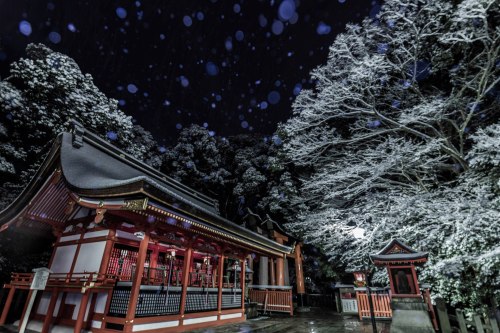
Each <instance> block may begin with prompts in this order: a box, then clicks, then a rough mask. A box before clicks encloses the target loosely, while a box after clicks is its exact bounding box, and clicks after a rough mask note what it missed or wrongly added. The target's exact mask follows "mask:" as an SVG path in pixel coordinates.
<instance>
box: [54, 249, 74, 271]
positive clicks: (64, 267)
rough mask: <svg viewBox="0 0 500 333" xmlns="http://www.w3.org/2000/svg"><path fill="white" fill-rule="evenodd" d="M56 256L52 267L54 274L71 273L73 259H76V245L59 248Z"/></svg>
mask: <svg viewBox="0 0 500 333" xmlns="http://www.w3.org/2000/svg"><path fill="white" fill-rule="evenodd" d="M55 251H56V253H55V254H54V259H53V260H52V264H51V266H50V270H51V271H52V272H53V273H69V270H70V269H71V264H72V263H73V258H74V257H75V252H76V244H75V245H67V246H58V247H57V248H56V250H55Z"/></svg>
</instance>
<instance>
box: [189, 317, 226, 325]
mask: <svg viewBox="0 0 500 333" xmlns="http://www.w3.org/2000/svg"><path fill="white" fill-rule="evenodd" d="M216 320H217V316H209V317H201V318H191V319H184V321H183V322H182V323H183V324H184V325H193V324H199V323H207V322H209V321H216Z"/></svg>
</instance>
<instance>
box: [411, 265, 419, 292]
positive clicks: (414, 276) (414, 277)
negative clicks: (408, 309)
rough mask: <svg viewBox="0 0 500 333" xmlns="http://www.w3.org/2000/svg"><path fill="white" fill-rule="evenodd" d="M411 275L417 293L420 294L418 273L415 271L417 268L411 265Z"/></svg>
mask: <svg viewBox="0 0 500 333" xmlns="http://www.w3.org/2000/svg"><path fill="white" fill-rule="evenodd" d="M411 273H412V277H413V281H415V293H416V294H417V295H418V294H420V286H419V285H418V279H417V272H416V271H415V266H414V265H411Z"/></svg>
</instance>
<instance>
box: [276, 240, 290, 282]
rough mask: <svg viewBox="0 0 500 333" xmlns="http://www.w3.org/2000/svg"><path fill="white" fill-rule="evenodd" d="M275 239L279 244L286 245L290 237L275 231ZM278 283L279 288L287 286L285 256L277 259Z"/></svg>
mask: <svg viewBox="0 0 500 333" xmlns="http://www.w3.org/2000/svg"><path fill="white" fill-rule="evenodd" d="M273 237H274V239H275V240H276V242H277V243H279V244H284V243H285V242H287V241H288V237H286V236H285V235H282V234H280V233H279V232H276V231H273ZM285 258H286V257H285ZM276 283H277V285H278V286H284V285H285V263H284V259H283V255H282V256H281V257H278V258H276Z"/></svg>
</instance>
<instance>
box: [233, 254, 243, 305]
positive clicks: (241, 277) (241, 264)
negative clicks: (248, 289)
mask: <svg viewBox="0 0 500 333" xmlns="http://www.w3.org/2000/svg"><path fill="white" fill-rule="evenodd" d="M245 262H246V261H245V259H243V260H240V267H241V274H240V279H241V280H240V281H241V282H240V287H241V309H242V310H243V312H244V311H245V296H246V295H245V272H246V265H245ZM235 273H236V272H235Z"/></svg>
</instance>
